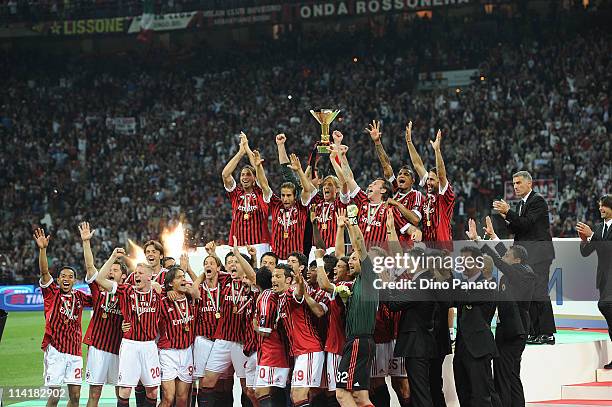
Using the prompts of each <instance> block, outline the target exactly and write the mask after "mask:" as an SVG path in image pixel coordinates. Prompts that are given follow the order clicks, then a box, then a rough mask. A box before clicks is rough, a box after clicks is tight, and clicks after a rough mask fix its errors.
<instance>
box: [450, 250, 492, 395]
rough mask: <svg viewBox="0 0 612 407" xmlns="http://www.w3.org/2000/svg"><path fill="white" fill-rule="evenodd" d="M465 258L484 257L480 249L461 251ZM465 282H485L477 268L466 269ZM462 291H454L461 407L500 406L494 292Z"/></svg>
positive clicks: (456, 369)
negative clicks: (493, 364)
mask: <svg viewBox="0 0 612 407" xmlns="http://www.w3.org/2000/svg"><path fill="white" fill-rule="evenodd" d="M461 255H462V256H463V257H464V258H468V257H471V258H473V259H477V258H478V257H482V253H481V251H480V250H479V249H478V248H477V247H466V248H463V249H462V250H461ZM463 275H464V277H465V278H464V279H463V280H464V281H465V282H471V283H474V282H484V281H485V278H484V277H483V275H482V270H481V269H479V268H478V267H472V268H467V267H466V269H465V272H464V273H463ZM487 291H488V290H474V289H470V290H463V289H458V290H457V291H456V292H455V296H456V298H457V299H458V300H459V301H458V302H457V303H456V306H457V340H456V342H455V357H454V359H453V375H454V378H455V390H456V391H457V397H458V398H459V404H460V405H461V406H462V407H465V406H468V407H496V406H499V405H500V401H499V396H498V395H497V392H496V391H495V385H494V382H493V372H492V371H491V360H492V359H493V358H494V357H497V355H498V353H497V347H496V346H495V339H494V338H493V333H492V332H491V319H492V318H493V314H494V313H495V302H494V292H492V291H491V292H487Z"/></svg>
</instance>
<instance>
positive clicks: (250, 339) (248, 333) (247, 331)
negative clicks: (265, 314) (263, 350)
mask: <svg viewBox="0 0 612 407" xmlns="http://www.w3.org/2000/svg"><path fill="white" fill-rule="evenodd" d="M258 295H259V292H255V291H253V290H251V291H250V293H249V296H250V297H251V300H250V301H249V305H247V307H246V308H245V309H244V313H245V314H244V319H245V324H246V325H245V326H244V341H243V344H244V347H243V351H244V354H245V355H250V354H251V353H253V352H257V333H255V328H254V327H253V320H254V319H255V311H256V308H257V296H258Z"/></svg>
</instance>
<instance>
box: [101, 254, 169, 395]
mask: <svg viewBox="0 0 612 407" xmlns="http://www.w3.org/2000/svg"><path fill="white" fill-rule="evenodd" d="M124 256H125V250H124V249H122V248H116V249H115V250H113V253H112V254H111V256H110V258H109V259H108V260H107V261H106V263H104V265H103V266H102V268H101V269H100V271H99V272H98V276H97V277H96V282H97V283H98V284H99V285H100V287H102V288H103V289H104V290H106V291H108V292H109V293H111V294H117V295H118V297H119V307H120V308H121V314H122V315H123V319H124V320H125V322H126V323H127V324H128V325H129V330H128V331H127V332H124V333H123V339H122V340H121V347H120V349H119V376H118V383H117V384H118V386H119V387H120V388H119V397H118V398H117V406H122V407H125V406H128V405H129V398H130V393H131V392H132V388H133V387H136V385H137V384H138V382H139V381H140V382H142V384H143V386H144V387H145V406H151V407H152V406H155V404H156V401H157V387H158V386H159V385H160V383H161V368H160V365H159V354H158V352H157V345H156V344H155V339H156V337H157V335H158V334H159V316H160V312H159V311H160V307H159V306H160V302H161V294H159V293H158V292H157V291H156V290H154V289H153V287H152V284H151V279H152V277H153V268H152V267H151V266H150V265H149V264H146V263H139V264H137V265H136V270H135V271H134V285H130V284H119V283H118V282H117V281H111V280H109V279H108V273H109V271H110V266H111V265H112V264H113V263H114V262H115V261H117V260H118V259H121V258H122V257H124Z"/></svg>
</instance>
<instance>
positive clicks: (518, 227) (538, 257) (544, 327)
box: [493, 171, 557, 345]
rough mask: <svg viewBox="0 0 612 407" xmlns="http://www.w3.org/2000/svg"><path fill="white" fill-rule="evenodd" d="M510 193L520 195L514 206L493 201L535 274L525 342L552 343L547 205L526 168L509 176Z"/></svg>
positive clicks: (551, 245) (551, 259)
mask: <svg viewBox="0 0 612 407" xmlns="http://www.w3.org/2000/svg"><path fill="white" fill-rule="evenodd" d="M512 183H513V185H514V193H515V194H516V195H517V196H518V197H519V198H521V199H520V201H519V203H518V205H517V207H516V209H515V210H513V209H510V205H509V204H508V203H507V202H505V201H503V200H501V201H494V202H493V209H495V210H497V211H498V212H499V214H500V216H502V217H503V218H504V219H505V220H506V223H507V225H508V228H509V229H510V231H511V232H512V233H513V234H514V243H516V244H520V245H521V246H523V247H524V248H525V249H526V250H527V253H528V258H529V261H528V263H529V266H530V267H531V269H532V270H533V272H534V273H535V275H536V286H535V291H534V295H533V301H532V302H531V306H530V309H529V316H530V318H531V328H530V337H529V338H528V341H527V342H528V343H534V344H550V345H554V343H555V336H554V333H555V332H557V329H556V327H555V317H554V315H553V310H552V303H551V302H550V296H549V295H548V278H549V274H550V265H551V264H552V261H553V259H554V258H555V249H554V247H553V244H552V236H551V234H550V221H549V211H548V204H547V203H546V200H545V199H544V197H542V195H540V194H538V193H537V192H535V191H533V190H532V178H531V175H530V174H529V173H528V172H527V171H519V172H517V173H516V174H514V175H513V176H512Z"/></svg>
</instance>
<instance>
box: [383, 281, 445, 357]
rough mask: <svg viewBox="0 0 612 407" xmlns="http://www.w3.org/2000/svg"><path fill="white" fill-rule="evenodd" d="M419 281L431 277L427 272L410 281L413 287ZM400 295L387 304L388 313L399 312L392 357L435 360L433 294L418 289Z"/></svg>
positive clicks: (434, 306)
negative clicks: (412, 282) (389, 311)
mask: <svg viewBox="0 0 612 407" xmlns="http://www.w3.org/2000/svg"><path fill="white" fill-rule="evenodd" d="M422 279H425V280H429V279H433V275H432V274H431V273H430V272H429V271H426V272H424V273H422V274H421V275H419V276H418V277H417V278H416V279H415V280H413V281H414V282H415V284H416V285H417V287H418V284H419V280H422ZM402 294H403V295H402V297H396V298H393V299H392V300H391V301H390V302H389V309H391V311H401V315H400V321H399V326H398V334H397V341H396V343H395V350H394V356H396V357H407V358H426V359H433V358H436V357H438V350H437V346H436V338H435V336H434V313H435V310H436V303H435V301H434V297H433V294H432V293H431V291H430V290H419V289H413V290H409V291H408V290H406V291H404V292H403V293H402ZM394 295H397V294H394ZM447 331H448V330H447Z"/></svg>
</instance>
